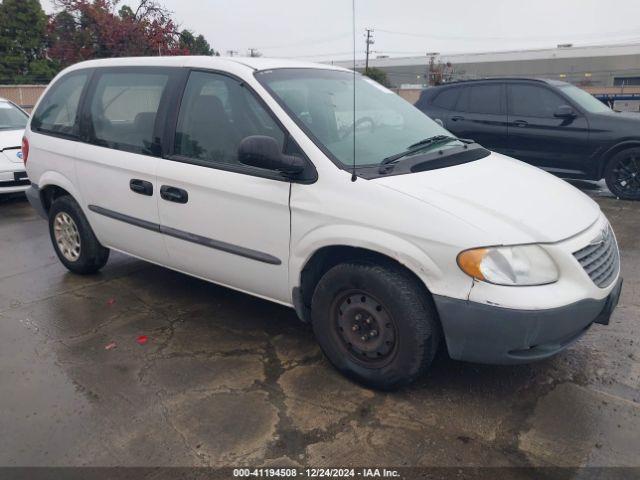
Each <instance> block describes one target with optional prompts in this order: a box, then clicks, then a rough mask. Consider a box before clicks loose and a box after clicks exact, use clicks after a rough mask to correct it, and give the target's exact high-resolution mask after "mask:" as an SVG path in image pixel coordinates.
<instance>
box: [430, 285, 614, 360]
mask: <svg viewBox="0 0 640 480" xmlns="http://www.w3.org/2000/svg"><path fill="white" fill-rule="evenodd" d="M621 289H622V279H619V280H618V283H617V285H616V287H615V288H614V289H613V291H612V292H611V294H610V295H609V296H608V297H606V298H604V299H602V300H590V299H588V300H581V301H579V302H576V303H573V304H571V305H567V306H564V307H559V308H553V309H548V310H515V309H509V308H501V307H493V306H491V305H483V304H480V303H476V302H469V301H465V300H457V299H452V298H448V297H441V296H437V295H434V300H435V303H436V307H437V309H438V313H439V314H440V321H441V322H442V328H443V330H444V336H445V339H446V342H447V348H448V350H449V355H450V356H451V358H454V359H456V360H466V361H470V362H478V363H494V364H516V363H525V362H531V361H534V360H542V359H544V358H547V357H550V356H552V355H555V354H556V353H558V352H560V351H561V350H563V349H564V348H566V347H567V346H569V345H570V344H571V343H572V342H574V341H575V340H577V339H578V338H579V337H580V336H582V334H583V333H585V332H586V331H587V329H588V328H589V327H590V326H591V325H592V324H593V323H601V324H608V323H609V317H610V316H611V313H612V312H613V309H614V308H615V307H616V305H617V303H618V298H619V296H620V291H621Z"/></svg>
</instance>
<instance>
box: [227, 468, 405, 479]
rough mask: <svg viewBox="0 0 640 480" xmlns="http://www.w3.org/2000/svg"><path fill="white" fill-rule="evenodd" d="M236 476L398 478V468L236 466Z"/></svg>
mask: <svg viewBox="0 0 640 480" xmlns="http://www.w3.org/2000/svg"><path fill="white" fill-rule="evenodd" d="M233 476H234V477H235V478H252V477H258V478H260V477H262V478H284V479H286V478H297V477H299V478H357V477H361V478H397V477H399V476H400V473H399V472H398V471H397V470H393V469H387V468H299V469H298V468H236V469H234V470H233Z"/></svg>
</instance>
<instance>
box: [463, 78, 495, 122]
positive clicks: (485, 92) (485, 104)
mask: <svg viewBox="0 0 640 480" xmlns="http://www.w3.org/2000/svg"><path fill="white" fill-rule="evenodd" d="M467 89H468V90H469V94H468V95H469V97H468V99H467V106H466V109H465V111H467V112H470V113H486V114H493V115H497V114H500V113H502V112H503V109H502V85H501V84H492V85H474V86H472V87H468V88H467Z"/></svg>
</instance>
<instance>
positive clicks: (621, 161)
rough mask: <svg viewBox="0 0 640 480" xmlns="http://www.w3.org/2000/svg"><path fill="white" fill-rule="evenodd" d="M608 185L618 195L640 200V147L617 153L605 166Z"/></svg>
mask: <svg viewBox="0 0 640 480" xmlns="http://www.w3.org/2000/svg"><path fill="white" fill-rule="evenodd" d="M604 178H605V181H606V182H607V187H609V190H611V193H613V194H614V195H615V196H616V197H618V198H622V199H624V200H640V148H630V149H629V150H624V151H622V152H620V153H618V154H616V155H615V156H614V157H613V158H612V159H611V160H609V163H608V164H607V167H606V168H605V172H604Z"/></svg>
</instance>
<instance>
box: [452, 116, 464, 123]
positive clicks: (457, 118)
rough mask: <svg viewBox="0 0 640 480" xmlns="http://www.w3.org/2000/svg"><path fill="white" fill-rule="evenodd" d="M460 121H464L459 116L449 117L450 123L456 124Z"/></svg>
mask: <svg viewBox="0 0 640 480" xmlns="http://www.w3.org/2000/svg"><path fill="white" fill-rule="evenodd" d="M460 120H464V117H461V116H460V115H456V116H455V117H451V121H452V122H458V121H460Z"/></svg>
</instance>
